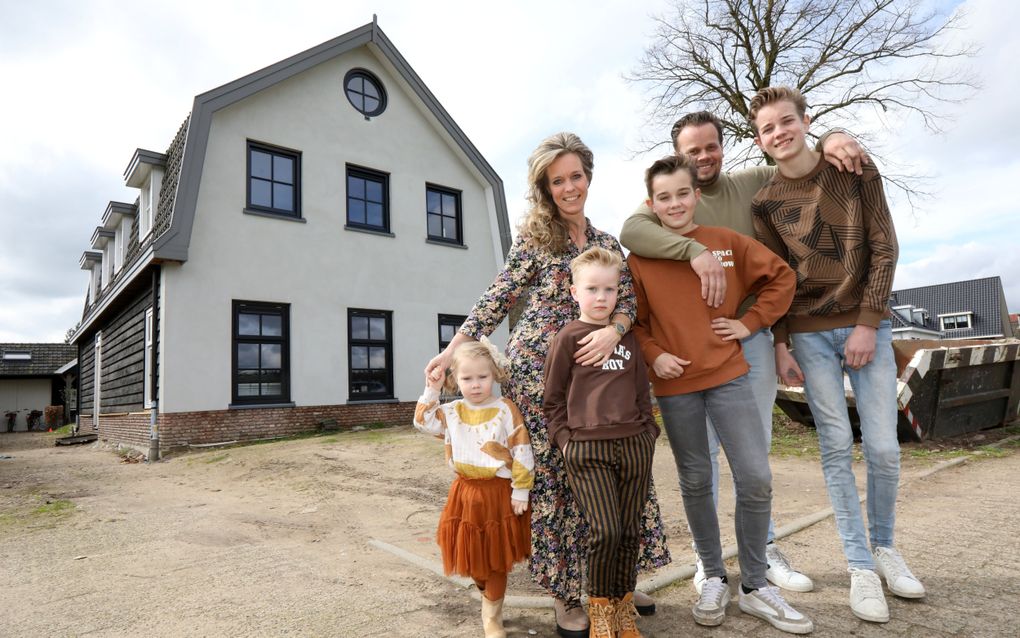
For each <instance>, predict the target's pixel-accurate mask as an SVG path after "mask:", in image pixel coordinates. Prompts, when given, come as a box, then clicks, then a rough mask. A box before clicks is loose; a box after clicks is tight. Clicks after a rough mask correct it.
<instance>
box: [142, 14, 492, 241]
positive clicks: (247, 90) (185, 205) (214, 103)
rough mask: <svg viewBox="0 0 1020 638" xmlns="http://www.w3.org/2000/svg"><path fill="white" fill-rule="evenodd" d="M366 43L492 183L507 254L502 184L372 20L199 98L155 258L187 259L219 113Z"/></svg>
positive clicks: (479, 171)
mask: <svg viewBox="0 0 1020 638" xmlns="http://www.w3.org/2000/svg"><path fill="white" fill-rule="evenodd" d="M365 45H367V46H368V47H369V48H370V49H371V50H372V51H373V53H376V54H377V55H379V56H380V57H381V58H383V59H385V60H386V61H387V62H388V63H389V64H390V65H392V68H393V69H394V70H395V71H396V74H397V75H398V76H399V77H400V78H401V79H402V81H403V82H405V83H406V86H407V87H409V88H410V89H411V90H412V91H413V92H414V95H416V96H417V97H418V99H419V100H420V101H421V104H423V105H424V106H425V108H426V109H427V111H428V113H429V114H431V116H432V117H434V118H435V121H436V122H437V123H438V125H439V128H440V129H441V130H442V131H444V132H445V134H446V135H448V136H449V139H450V140H451V141H452V144H453V146H454V147H455V148H457V149H459V151H460V152H461V153H463V156H464V157H465V158H466V159H467V161H468V162H469V163H470V164H471V165H472V166H473V167H474V168H475V170H477V172H478V173H479V174H480V175H481V176H482V178H483V179H484V180H485V181H486V182H488V184H489V187H490V189H491V193H492V194H491V197H492V202H491V203H492V206H494V208H495V210H496V222H497V225H498V229H499V238H500V245H501V249H502V253H503V254H505V253H506V252H507V251H508V250H509V248H510V242H511V233H510V223H509V219H508V216H507V212H506V196H505V194H504V191H503V182H502V180H501V179H500V178H499V176H498V175H497V174H496V172H495V170H494V169H493V168H492V166H490V165H489V163H488V162H487V161H486V160H485V159H484V158H483V157H482V155H481V153H480V152H479V151H478V149H477V148H475V146H474V145H473V144H472V143H471V141H470V140H469V139H468V138H467V136H466V135H465V134H464V132H463V131H462V130H461V129H460V127H459V126H457V124H456V123H455V122H454V121H453V118H452V117H450V115H449V113H447V112H446V109H444V108H443V106H442V105H441V104H440V103H439V101H438V100H437V99H436V98H435V96H434V95H433V94H432V92H431V91H429V89H428V87H426V86H425V84H424V82H422V81H421V78H419V77H418V75H417V74H416V73H415V72H414V70H413V69H411V66H410V65H409V64H408V63H407V60H405V59H404V57H403V56H402V55H401V54H400V53H399V52H398V51H397V49H396V47H395V46H394V45H393V43H392V42H391V41H390V40H389V38H388V37H387V36H386V35H385V34H384V33H383V32H382V30H381V29H380V28H379V26H378V24H377V23H376V22H374V21H373V22H372V23H369V24H366V25H364V26H362V27H360V28H358V29H355V30H353V31H350V32H348V33H346V34H344V35H341V36H339V37H337V38H335V39H333V40H330V41H329V42H325V43H323V44H320V45H319V46H317V47H313V48H311V49H308V50H307V51H304V52H302V53H299V54H297V55H294V56H292V57H290V58H287V59H285V60H282V61H280V62H277V63H276V64H273V65H271V66H268V67H266V68H265V69H262V70H260V71H256V72H255V73H252V74H250V75H247V76H245V77H242V78H240V79H238V80H235V81H233V82H231V83H229V84H225V85H223V86H221V87H219V88H216V89H213V90H212V91H208V92H206V93H203V94H201V95H199V96H197V97H196V98H195V101H194V105H193V107H192V114H191V120H190V124H189V127H188V133H187V138H188V141H187V148H186V152H185V153H184V157H183V163H182V165H181V170H180V176H179V182H178V186H177V188H178V192H177V194H176V196H175V205H174V209H173V215H172V218H171V221H170V225H169V228H167V230H166V232H164V233H162V234H161V235H160V236H159V237H157V239H156V240H155V242H154V244H153V248H154V251H153V252H154V257H155V258H157V259H166V260H175V261H186V260H187V259H188V248H189V245H190V242H191V232H192V228H193V226H194V220H195V212H196V207H197V204H198V194H199V189H200V186H201V178H202V175H203V172H204V163H205V161H206V151H207V147H208V143H209V134H210V127H211V125H212V120H213V115H214V114H215V113H216V112H217V111H219V110H220V109H223V108H226V107H228V106H230V105H232V104H235V103H237V102H239V101H241V100H244V99H245V98H248V97H250V96H252V95H254V94H256V93H258V92H259V91H263V90H265V89H268V88H270V87H272V86H274V85H276V84H278V83H280V82H283V81H284V80H286V79H288V78H290V77H292V76H294V75H297V74H299V73H302V72H304V71H307V70H309V69H311V68H313V67H315V66H317V65H319V64H322V63H324V62H327V61H329V60H331V59H333V58H335V57H337V56H340V55H343V54H345V53H347V52H349V51H352V50H354V49H356V48H358V47H361V46H365ZM338 97H339V98H340V99H343V98H342V96H339V95H338ZM168 172H169V171H168Z"/></svg>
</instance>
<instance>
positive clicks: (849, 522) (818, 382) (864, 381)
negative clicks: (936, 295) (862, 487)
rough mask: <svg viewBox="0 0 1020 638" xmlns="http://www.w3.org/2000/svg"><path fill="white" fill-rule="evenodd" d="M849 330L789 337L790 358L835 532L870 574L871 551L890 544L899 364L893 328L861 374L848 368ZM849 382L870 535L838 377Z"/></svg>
mask: <svg viewBox="0 0 1020 638" xmlns="http://www.w3.org/2000/svg"><path fill="white" fill-rule="evenodd" d="M852 331H853V326H850V327H847V328H837V329H835V330H825V331H821V332H803V333H794V334H792V335H791V336H790V339H791V341H792V345H793V356H794V358H795V359H796V360H797V364H798V365H799V366H800V369H801V370H802V371H803V372H804V391H805V394H806V395H807V401H808V405H809V406H810V407H811V414H812V415H813V416H814V420H815V427H816V428H817V430H818V445H819V447H820V448H821V452H822V473H823V474H824V475H825V485H826V487H827V488H828V490H829V500H830V501H831V502H832V509H833V510H834V511H835V514H836V528H837V529H838V530H839V536H840V538H841V539H842V540H843V553H844V554H846V558H847V562H848V563H849V565H850V567H859V568H863V569H874V561H873V559H872V556H871V552H870V551H869V550H868V539H869V537H870V540H871V548H876V547H892V546H893V526H894V524H895V522H896V493H897V491H898V489H899V479H900V444H899V441H898V440H897V438H896V418H897V417H896V361H895V359H894V358H893V350H892V329H891V325H890V323H889V322H888V321H883V322H881V324H880V325H879V328H878V332H877V335H876V342H875V358H874V360H872V361H871V363H869V364H868V365H866V366H864V367H863V368H861V369H860V370H853V369H851V368H849V367H847V366H846V365H845V363H846V360H845V357H844V355H843V350H844V348H845V347H846V341H847V339H848V338H849V336H850V333H851V332H852ZM844 372H846V374H847V376H849V377H850V386H851V387H852V388H853V391H854V397H856V401H857V412H858V414H860V417H861V439H862V448H863V450H864V460H865V463H866V465H867V471H868V492H867V494H868V501H867V503H868V533H867V535H866V534H865V531H864V520H863V518H862V516H861V504H860V501H859V499H858V495H857V481H856V479H855V478H854V472H853V468H852V465H851V463H852V460H853V444H854V441H853V432H852V431H851V429H850V416H849V414H848V413H847V405H846V393H845V391H844V387H843V373H844Z"/></svg>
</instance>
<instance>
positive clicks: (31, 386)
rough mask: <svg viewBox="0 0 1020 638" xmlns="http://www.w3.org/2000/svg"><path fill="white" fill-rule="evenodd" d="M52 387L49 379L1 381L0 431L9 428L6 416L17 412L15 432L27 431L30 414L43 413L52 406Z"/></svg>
mask: <svg viewBox="0 0 1020 638" xmlns="http://www.w3.org/2000/svg"><path fill="white" fill-rule="evenodd" d="M52 385H53V384H52V382H51V381H50V380H49V379H0V419H3V422H2V424H0V429H5V428H6V427H7V419H6V416H5V415H6V414H7V413H8V412H17V413H18V418H17V420H16V421H15V426H14V430H15V431H16V432H21V431H24V430H27V429H28V413H29V412H31V411H32V410H39V411H40V412H41V411H42V410H43V409H44V408H45V407H46V406H48V405H49V404H50V400H51V399H52V395H51V390H52Z"/></svg>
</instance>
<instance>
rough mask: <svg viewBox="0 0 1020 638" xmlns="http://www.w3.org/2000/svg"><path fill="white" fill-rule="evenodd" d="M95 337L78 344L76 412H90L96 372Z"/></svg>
mask: <svg viewBox="0 0 1020 638" xmlns="http://www.w3.org/2000/svg"><path fill="white" fill-rule="evenodd" d="M95 363H96V337H95V335H92V338H91V339H86V340H84V341H82V343H80V344H78V414H79V415H91V414H92V399H93V398H94V397H95V394H94V393H93V390H94V389H95V388H94V384H95V379H96V373H95V367H94V366H95Z"/></svg>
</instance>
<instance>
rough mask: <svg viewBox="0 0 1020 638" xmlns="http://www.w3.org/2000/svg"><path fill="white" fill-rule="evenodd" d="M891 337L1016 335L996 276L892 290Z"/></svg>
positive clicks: (967, 337) (1000, 283) (971, 337)
mask: <svg viewBox="0 0 1020 638" xmlns="http://www.w3.org/2000/svg"><path fill="white" fill-rule="evenodd" d="M889 306H890V308H892V311H893V316H892V323H893V338H895V339H996V338H1000V337H1012V336H1016V333H1015V331H1014V329H1013V327H1012V326H1011V325H1010V321H1009V312H1008V311H1007V309H1006V295H1005V293H1004V292H1003V289H1002V280H1001V279H999V277H985V278H984V279H971V280H968V281H956V282H952V283H947V284H934V285H931V286H920V287H918V288H907V289H905V290H894V291H893V292H892V298H891V299H890V300H889Z"/></svg>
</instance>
